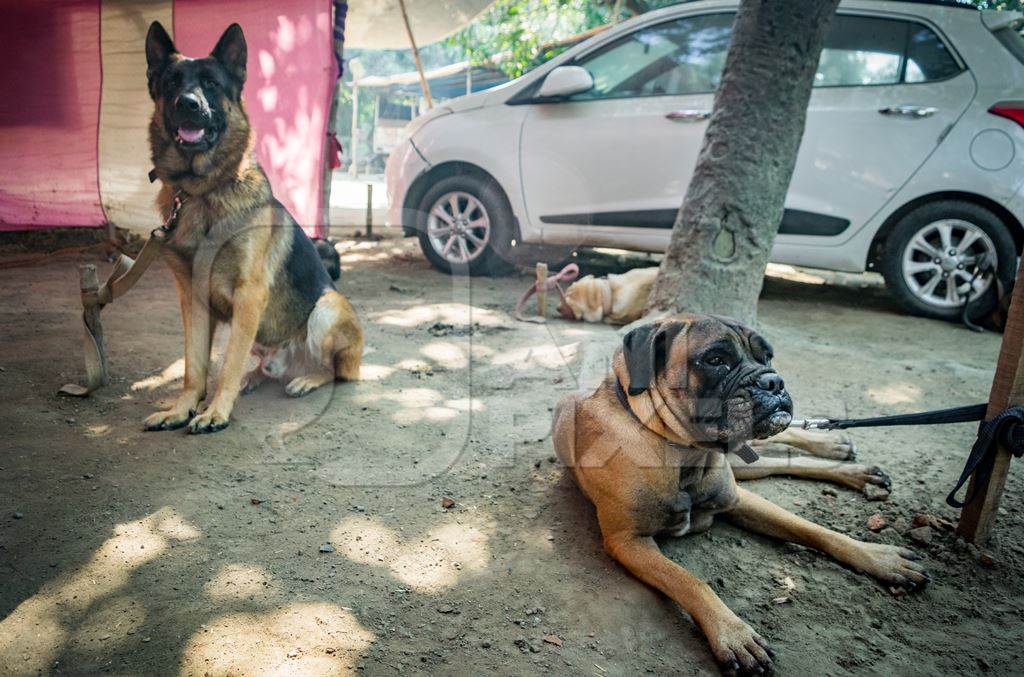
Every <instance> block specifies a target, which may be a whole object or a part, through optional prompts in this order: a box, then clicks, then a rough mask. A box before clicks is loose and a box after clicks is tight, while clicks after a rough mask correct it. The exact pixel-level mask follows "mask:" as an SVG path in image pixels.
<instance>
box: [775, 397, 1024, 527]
mask: <svg viewBox="0 0 1024 677" xmlns="http://www.w3.org/2000/svg"><path fill="white" fill-rule="evenodd" d="M987 410H988V405H987V404H971V405H968V406H966V407H953V408H952V409H938V410H936V411H922V412H919V413H916V414H898V415H896V416H878V417H875V418H852V419H845V420H835V419H830V418H818V419H806V420H803V421H793V423H792V425H791V426H790V427H798V428H804V429H805V430H810V429H817V430H845V429H847V428H882V427H887V426H894V425H940V424H944V423H968V422H970V421H979V424H978V439H977V440H975V442H974V446H973V447H971V453H970V455H969V456H968V457H967V462H966V463H965V464H964V469H963V472H961V473H960V479H959V480H957V483H956V486H955V487H953V491H951V492H949V495H948V496H946V503H947V504H948V505H950V506H952V507H954V508H963V507H964V506H966V505H967V504H969V503H971V502H972V501H974V499H975V498H976V497H977V493H978V492H977V489H975V490H974V491H970V492H968V494H967V495H966V496H965V497H964V500H963V501H960V500H959V499H957V497H956V493H957V492H958V491H960V489H961V487H963V486H964V484H966V483H967V480H968V479H970V477H971V475H974V478H975V485H974V486H975V487H979V486H986V485H987V484H988V479H989V477H990V476H991V475H992V466H993V464H994V462H995V454H996V450H997V449H998V448H999V447H1000V446H1002V447H1004V448H1005V449H1007V450H1008V451H1009V452H1010V453H1011V454H1013V455H1014V456H1016V457H1017V458H1020V457H1021V456H1024V406H1021V405H1018V406H1015V407H1010V408H1009V409H1007V410H1005V411H1003V412H1000V413H999V414H998V415H996V416H995V417H994V418H993V419H991V420H989V421H986V420H984V419H985V412H986V411H987Z"/></svg>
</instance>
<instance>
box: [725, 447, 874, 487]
mask: <svg viewBox="0 0 1024 677" xmlns="http://www.w3.org/2000/svg"><path fill="white" fill-rule="evenodd" d="M729 465H730V466H731V467H732V473H733V475H734V476H735V477H736V479H737V480H740V481H742V480H758V479H761V478H762V477H771V476H772V475H788V476H790V477H804V478H807V479H811V480H823V481H825V482H834V483H836V484H840V485H842V486H844V487H849V488H851V489H856V490H857V491H861V490H863V489H864V487H865V485H868V484H874V485H876V486H880V487H882V488H883V489H888V488H889V487H890V486H891V484H892V483H891V481H890V480H889V476H888V475H886V474H885V473H884V472H883V471H882V470H881V469H880V468H878V467H876V466H869V465H863V464H861V463H838V462H836V461H827V460H825V459H821V458H808V457H806V456H792V457H789V458H778V457H774V456H762V457H761V458H759V459H757V460H756V461H754V462H753V463H745V462H744V461H743V460H741V459H740V458H739V457H738V456H736V455H735V454H729Z"/></svg>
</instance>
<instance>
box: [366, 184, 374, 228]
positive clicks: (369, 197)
mask: <svg viewBox="0 0 1024 677" xmlns="http://www.w3.org/2000/svg"><path fill="white" fill-rule="evenodd" d="M366 237H367V238H372V237H373V184H372V183H368V184H366Z"/></svg>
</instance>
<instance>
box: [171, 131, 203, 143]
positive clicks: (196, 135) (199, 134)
mask: <svg viewBox="0 0 1024 677" xmlns="http://www.w3.org/2000/svg"><path fill="white" fill-rule="evenodd" d="M204 134H206V130H205V129H186V128H185V127H178V138H179V139H181V140H182V141H187V142H189V143H195V142H196V141H199V140H200V139H202V138H203V135H204Z"/></svg>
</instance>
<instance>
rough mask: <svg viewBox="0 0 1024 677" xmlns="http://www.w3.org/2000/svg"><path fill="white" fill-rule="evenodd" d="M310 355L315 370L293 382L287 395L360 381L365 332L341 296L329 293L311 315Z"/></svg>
mask: <svg viewBox="0 0 1024 677" xmlns="http://www.w3.org/2000/svg"><path fill="white" fill-rule="evenodd" d="M306 351H307V353H308V356H309V358H310V362H311V363H312V368H311V369H310V371H309V372H308V373H306V374H302V375H300V376H296V377H295V378H293V379H292V380H291V381H289V383H288V385H287V386H286V387H285V392H286V393H288V394H289V395H291V396H292V397H300V396H302V395H305V394H307V393H310V392H312V391H314V390H316V389H317V388H319V387H320V386H323V385H326V384H328V383H330V382H331V381H333V380H335V379H337V380H339V381H357V380H359V367H360V364H361V362H362V358H363V332H362V329H361V328H360V326H359V320H358V319H356V315H355V311H353V310H352V306H350V305H349V303H348V301H347V300H346V299H345V297H344V296H342V295H341V294H339V293H338V292H335V291H328V292H325V293H324V294H323V296H321V297H320V299H319V300H318V301H317V303H316V306H315V307H314V308H313V312H312V313H310V315H309V320H308V321H307V322H306Z"/></svg>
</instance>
